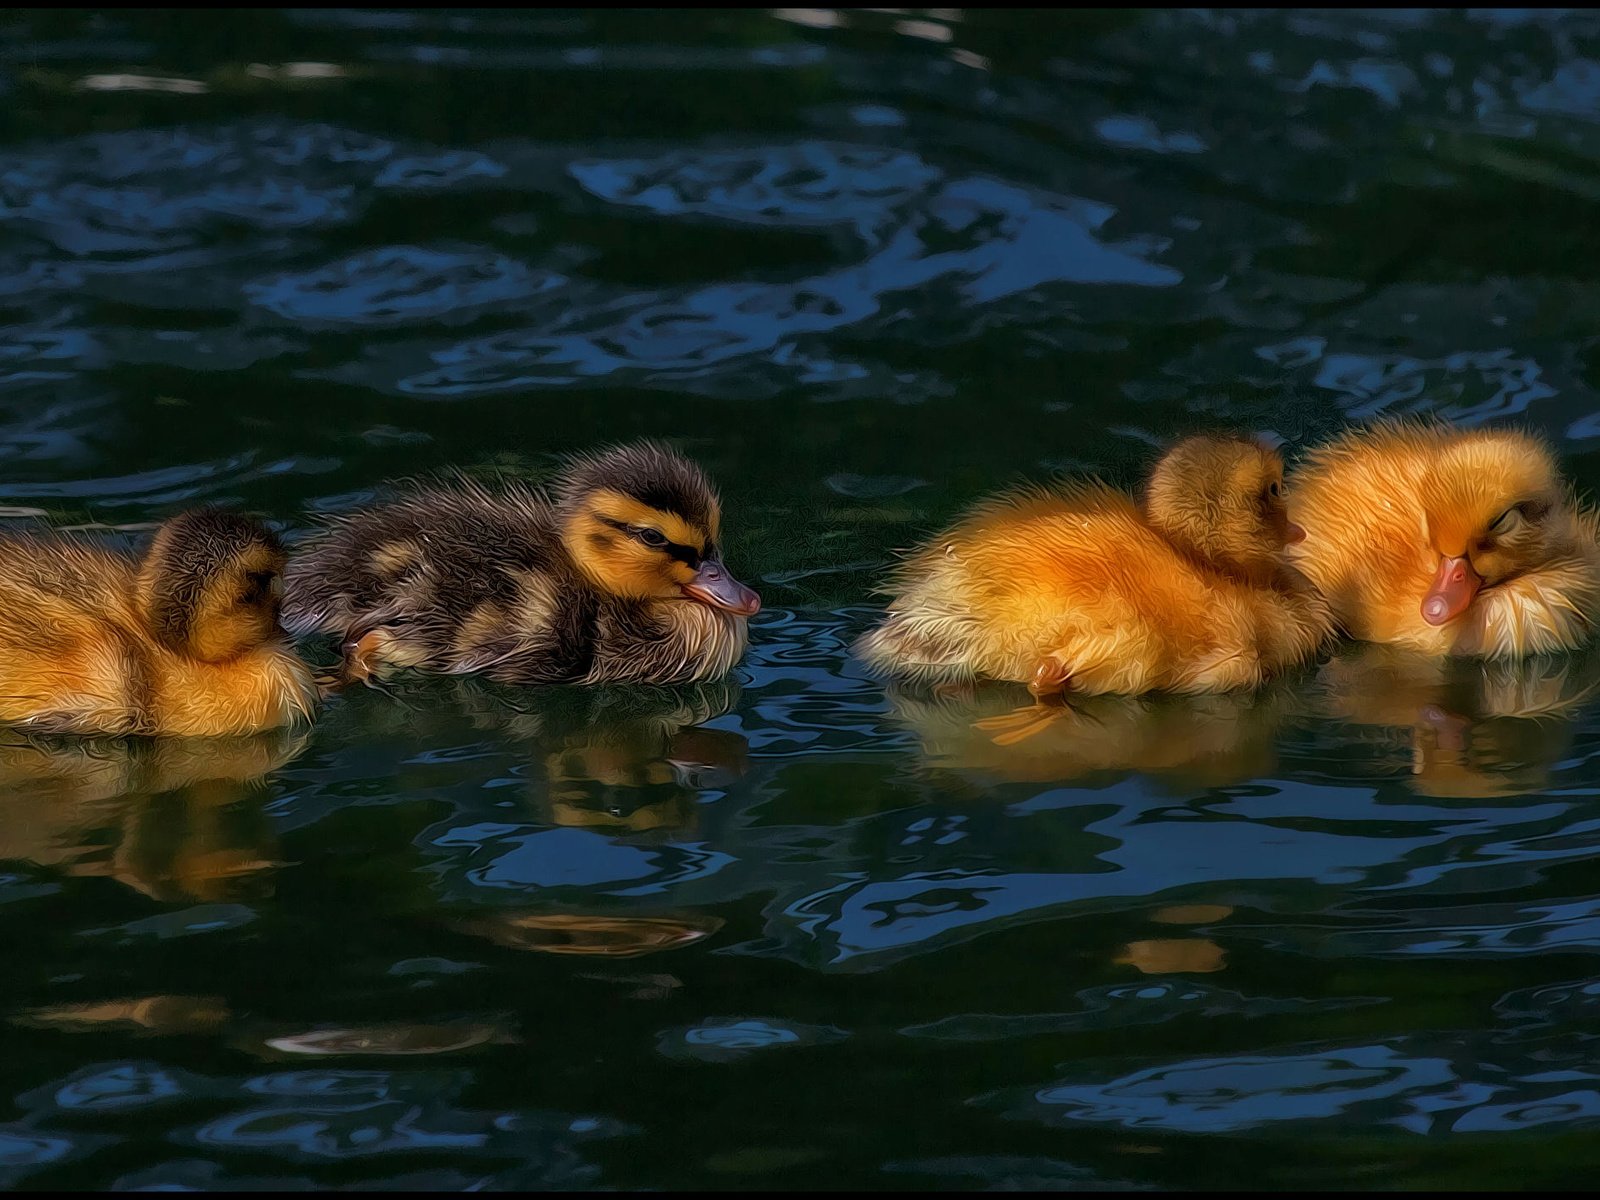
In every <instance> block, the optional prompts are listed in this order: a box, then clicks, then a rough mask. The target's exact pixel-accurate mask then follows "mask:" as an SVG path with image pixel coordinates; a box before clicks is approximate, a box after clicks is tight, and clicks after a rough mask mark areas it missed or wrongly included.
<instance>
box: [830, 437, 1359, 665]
mask: <svg viewBox="0 0 1600 1200" xmlns="http://www.w3.org/2000/svg"><path fill="white" fill-rule="evenodd" d="M1299 535H1300V534H1299V530H1298V529H1297V528H1296V527H1295V526H1293V525H1291V524H1290V522H1289V520H1288V517H1287V515H1286V510H1285V508H1284V494H1283V460H1282V459H1281V458H1280V457H1279V455H1278V453H1277V452H1276V451H1274V450H1270V449H1268V448H1266V447H1264V446H1262V445H1260V444H1258V443H1256V442H1254V441H1248V440H1245V439H1242V438H1232V437H1215V436H1209V435H1202V436H1197V437H1191V438H1187V439H1185V440H1184V441H1182V442H1179V443H1178V444H1177V445H1176V446H1174V447H1173V448H1172V449H1171V450H1170V451H1168V453H1167V454H1166V455H1165V456H1164V457H1163V458H1162V459H1161V461H1160V462H1159V463H1158V464H1157V465H1156V468H1155V471H1154V473H1153V474H1152V476H1151V478H1150V482H1149V486H1148V489H1147V492H1146V497H1145V503H1144V506H1143V507H1142V508H1141V507H1140V506H1139V505H1138V504H1136V503H1135V502H1134V501H1133V499H1132V498H1130V497H1128V496H1125V495H1123V494H1122V493H1121V492H1118V491H1115V490H1113V489H1111V488H1109V487H1107V486H1105V485H1104V484H1101V483H1097V482H1081V483H1070V484H1066V485H1064V486H1061V487H1059V488H1054V489H1049V488H1039V489H1030V490H1025V491H1020V492H1013V493H1010V494H1006V495H1002V496H999V497H997V498H994V499H991V500H987V501H985V502H983V503H981V504H980V505H978V507H977V508H976V509H974V510H973V511H972V512H971V513H969V514H968V515H967V516H966V517H964V518H963V519H962V520H961V521H960V522H958V523H957V524H956V526H955V527H954V528H953V529H951V530H950V531H949V532H947V533H944V534H942V535H940V536H939V537H938V538H936V539H934V541H933V542H932V543H930V544H929V545H928V546H926V547H925V548H923V549H922V550H919V551H917V552H916V553H915V554H913V555H912V556H911V557H910V559H909V560H908V561H907V562H906V563H905V564H904V566H903V567H902V568H901V570H900V572H899V574H898V578H897V579H896V581H895V583H894V585H893V587H894V588H895V590H897V591H898V592H899V596H898V598H897V599H896V600H895V601H894V602H893V603H892V604H891V606H890V611H889V616H888V619H887V620H885V621H884V623H883V624H882V625H880V626H879V627H878V628H877V629H875V630H873V631H872V632H871V633H869V634H867V636H866V637H865V638H863V639H862V641H861V642H860V643H859V646H858V650H859V652H860V653H861V655H862V656H863V657H864V658H865V659H866V660H867V662H868V663H869V664H870V665H872V666H873V667H875V668H877V669H879V670H881V671H883V672H885V673H889V674H894V675H901V676H910V677H913V678H920V679H924V680H928V681H956V680H966V679H972V678H976V677H987V678H992V679H1004V680H1012V681H1014V682H1019V683H1027V684H1028V686H1029V687H1030V688H1031V689H1032V691H1033V692H1034V694H1035V695H1041V696H1042V695H1049V694H1053V693H1056V692H1060V691H1063V690H1071V691H1075V692H1080V693H1085V694H1093V693H1107V692H1118V693H1130V694H1133V693H1141V692H1148V691H1174V692H1211V691H1226V690H1229V689H1232V688H1241V687H1255V686H1257V685H1259V684H1260V683H1261V682H1262V681H1263V680H1265V679H1266V678H1267V677H1268V676H1269V675H1271V674H1272V673H1274V672H1276V671H1280V670H1282V669H1284V668H1286V667H1290V666H1293V665H1294V664H1296V663H1300V662H1303V661H1304V660H1306V659H1307V658H1309V657H1311V655H1312V654H1313V653H1315V652H1316V650H1317V649H1318V647H1319V646H1321V645H1322V643H1323V642H1324V641H1325V640H1326V639H1327V637H1328V634H1329V621H1328V616H1327V609H1326V606H1325V605H1324V604H1323V602H1322V600H1321V598H1320V597H1318V596H1317V595H1316V594H1315V592H1314V591H1313V590H1312V589H1311V588H1310V587H1308V586H1307V585H1306V584H1305V582H1304V580H1302V579H1300V578H1299V576H1298V575H1297V574H1296V573H1295V572H1294V571H1292V570H1290V569H1289V568H1287V567H1286V566H1285V565H1284V564H1283V562H1282V561H1281V557H1280V552H1281V551H1282V549H1283V547H1284V544H1285V543H1286V542H1289V541H1293V540H1294V539H1295V538H1297V537H1298V536H1299Z"/></svg>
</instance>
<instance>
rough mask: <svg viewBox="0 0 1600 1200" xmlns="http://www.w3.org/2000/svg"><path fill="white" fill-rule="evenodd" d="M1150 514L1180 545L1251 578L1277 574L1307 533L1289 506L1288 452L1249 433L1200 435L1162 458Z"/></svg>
mask: <svg viewBox="0 0 1600 1200" xmlns="http://www.w3.org/2000/svg"><path fill="white" fill-rule="evenodd" d="M1145 516H1146V518H1147V519H1148V520H1149V522H1150V524H1151V525H1153V526H1155V528H1156V529H1157V530H1159V531H1160V532H1161V533H1162V534H1163V535H1164V536H1165V537H1166V538H1167V539H1168V540H1170V541H1171V542H1172V543H1173V544H1174V545H1176V546H1177V547H1179V548H1180V549H1182V550H1184V551H1186V552H1187V553H1189V554H1192V555H1195V556H1196V557H1198V558H1201V559H1203V560H1205V561H1206V562H1209V563H1212V564H1214V565H1216V566H1218V567H1220V568H1222V569H1223V570H1226V571H1229V572H1232V573H1234V574H1237V575H1240V576H1241V577H1243V578H1245V579H1248V580H1250V581H1252V582H1262V583H1265V582H1267V581H1268V580H1271V579H1272V578H1273V577H1274V576H1275V574H1276V572H1277V570H1278V566H1279V553H1280V551H1282V549H1283V548H1284V546H1285V545H1288V544H1289V543H1292V542H1298V541H1299V540H1300V539H1301V538H1303V537H1305V530H1303V529H1301V528H1300V527H1299V526H1298V525H1296V524H1294V523H1293V522H1292V521H1290V520H1289V513H1288V509H1287V508H1286V507H1285V506H1284V487H1283V458H1282V456H1281V455H1280V454H1279V453H1278V452H1277V451H1276V450H1273V449H1271V448H1269V447H1267V446H1265V445H1263V444H1261V443H1260V442H1257V441H1253V440H1251V439H1249V438H1242V437H1228V436H1221V435H1216V434H1197V435H1196V436H1194V437H1188V438H1184V439H1183V441H1181V442H1179V443H1178V444H1177V445H1176V446H1174V447H1173V448H1172V449H1171V450H1169V451H1167V453H1166V454H1165V455H1164V456H1162V459H1161V461H1160V462H1158V463H1157V464H1156V467H1155V470H1154V471H1153V472H1152V473H1151V475H1150V483H1149V485H1148V487H1147V488H1146V490H1145Z"/></svg>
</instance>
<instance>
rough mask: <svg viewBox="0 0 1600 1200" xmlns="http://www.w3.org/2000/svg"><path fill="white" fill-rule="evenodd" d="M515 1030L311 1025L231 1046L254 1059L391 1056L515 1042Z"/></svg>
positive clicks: (472, 1025)
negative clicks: (294, 1031)
mask: <svg viewBox="0 0 1600 1200" xmlns="http://www.w3.org/2000/svg"><path fill="white" fill-rule="evenodd" d="M516 1040H517V1039H516V1037H515V1035H514V1034H512V1033H511V1032H510V1030H509V1029H508V1028H507V1027H506V1026H504V1025H502V1024H497V1023H483V1022H453V1023H451V1024H448V1025H429V1024H423V1023H417V1022H404V1023H396V1024H392V1025H368V1026H360V1027H357V1028H343V1029H314V1030H309V1031H306V1032H303V1033H259V1032H257V1033H254V1034H243V1035H241V1036H240V1037H238V1038H236V1039H235V1044H236V1045H238V1046H239V1047H240V1048H241V1049H244V1050H248V1051H249V1052H250V1053H251V1054H254V1055H256V1056H257V1057H259V1058H318V1057H355V1058H360V1057H365V1056H379V1057H392V1056H396V1055H400V1056H410V1055H419V1054H420V1055H426V1054H450V1053H453V1052H455V1051H458V1050H471V1049H473V1048H474V1047H477V1046H485V1045H488V1044H490V1043H491V1042H501V1043H504V1042H514V1041H516Z"/></svg>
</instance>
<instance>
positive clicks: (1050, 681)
mask: <svg viewBox="0 0 1600 1200" xmlns="http://www.w3.org/2000/svg"><path fill="white" fill-rule="evenodd" d="M1071 679H1072V671H1071V670H1070V669H1069V668H1068V667H1067V665H1066V664H1065V663H1064V662H1062V661H1061V660H1060V659H1059V658H1056V657H1055V656H1054V655H1051V656H1049V657H1047V658H1045V659H1044V660H1043V661H1041V662H1040V663H1039V665H1038V666H1037V667H1036V668H1034V672H1033V678H1032V679H1030V680H1029V681H1028V690H1029V691H1030V692H1032V693H1033V694H1034V695H1035V696H1036V697H1038V698H1039V699H1041V700H1042V699H1044V698H1045V697H1047V696H1059V695H1061V693H1062V692H1064V691H1066V690H1067V684H1068V683H1069V682H1070V681H1071Z"/></svg>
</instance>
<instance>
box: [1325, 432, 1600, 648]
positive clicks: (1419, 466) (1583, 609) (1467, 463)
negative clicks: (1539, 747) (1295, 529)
mask: <svg viewBox="0 0 1600 1200" xmlns="http://www.w3.org/2000/svg"><path fill="white" fill-rule="evenodd" d="M1294 487H1295V506H1296V507H1295V515H1296V518H1297V519H1298V520H1299V521H1300V523H1301V524H1303V525H1304V526H1305V529H1306V538H1305V541H1304V542H1303V543H1301V544H1300V545H1299V546H1298V547H1296V549H1295V551H1294V554H1293V558H1294V560H1295V562H1296V564H1297V565H1298V566H1299V567H1300V569H1301V570H1302V571H1304V572H1305V574H1306V576H1307V577H1308V578H1309V579H1310V580H1311V581H1312V583H1314V584H1315V585H1316V586H1317V587H1318V588H1319V589H1320V590H1321V591H1322V593H1323V594H1324V595H1325V596H1326V597H1327V598H1328V601H1329V604H1330V605H1331V606H1332V609H1333V613H1334V617H1335V619H1336V620H1337V621H1338V623H1339V624H1340V625H1341V626H1342V627H1343V628H1344V629H1345V630H1346V631H1347V632H1348V633H1349V634H1350V635H1351V636H1352V637H1355V638H1358V639H1360V640H1362V641H1369V642H1389V643H1393V644H1396V645H1400V646H1406V647H1409V648H1411V649H1413V650H1419V651H1422V652H1424V653H1428V654H1467V655H1483V656H1486V657H1495V658H1516V657H1520V656H1522V655H1526V654H1537V653H1541V652H1544V651H1549V650H1561V649H1568V648H1571V647H1574V646H1577V645H1579V644H1581V643H1582V642H1584V641H1585V640H1587V638H1588V637H1589V633H1590V630H1591V628H1592V626H1593V624H1594V621H1595V618H1596V614H1597V613H1600V520H1597V517H1596V514H1595V512H1594V510H1593V509H1590V508H1587V507H1583V506H1580V505H1579V504H1578V503H1577V502H1576V500H1575V499H1574V497H1573V495H1572V490H1571V488H1570V487H1569V486H1568V485H1567V484H1566V483H1565V482H1564V481H1563V480H1562V478H1561V472H1560V470H1559V468H1558V467H1557V465H1556V461H1555V456H1554V455H1553V454H1552V453H1551V450H1550V447H1549V446H1548V445H1546V444H1545V443H1544V442H1543V441H1541V440H1539V439H1538V438H1536V437H1532V436H1530V435H1528V434H1525V433H1519V432H1515V431H1512V430H1505V429H1477V430H1462V429H1452V428H1450V427H1449V426H1446V425H1440V424H1420V423H1409V422H1408V423H1393V424H1384V425H1379V426H1376V427H1374V428H1371V429H1362V430H1352V431H1351V432H1349V433H1346V434H1345V435H1343V436H1342V437H1340V438H1337V439H1336V440H1334V441H1333V442H1331V443H1329V444H1328V445H1325V446H1322V447H1319V448H1318V449H1317V450H1315V451H1314V452H1313V453H1312V454H1311V455H1310V456H1309V458H1308V461H1307V465H1306V466H1304V467H1302V468H1301V469H1300V470H1298V471H1297V472H1296V473H1295V477H1294Z"/></svg>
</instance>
